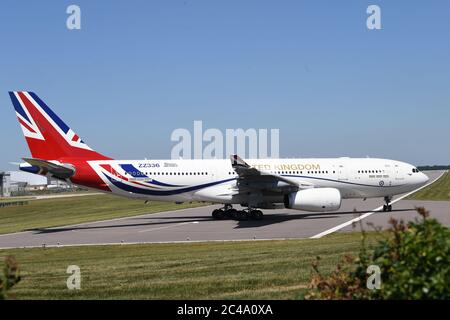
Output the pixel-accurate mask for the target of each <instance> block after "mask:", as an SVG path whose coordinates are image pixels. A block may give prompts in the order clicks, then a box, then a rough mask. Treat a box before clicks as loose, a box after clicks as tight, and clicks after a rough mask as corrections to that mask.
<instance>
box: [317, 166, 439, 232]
mask: <svg viewBox="0 0 450 320" xmlns="http://www.w3.org/2000/svg"><path fill="white" fill-rule="evenodd" d="M446 172H447V171H444V172H442V174H441V175H440V176H439V177H437V178H436V179H434V180H433V181H431V182H429V183H427V184H426V185H424V186H421V187H420V188H417V189H416V190H413V191H411V192H408V193H406V194H404V195H402V196H401V197H398V198H397V199H395V200H393V201H392V202H391V203H390V204H393V203H396V202H397V201H400V200H402V199H403V198H406V197H407V196H409V195H411V194H413V193H415V192H417V191H419V190H421V189H423V188H425V187H428V186H429V185H430V184H433V183H435V182H436V181H438V180H439V179H440V178H441V177H442V176H443V175H444V173H446ZM381 209H383V206H380V207H378V208H375V209H373V210H372V211H369V212H366V213H365V214H363V215H361V216H359V217H357V218H354V219H352V220H350V221H347V222H344V223H342V224H340V225H338V226H336V227H333V228H331V229H328V230H325V231H323V232H321V233H318V234H316V235H315V236H312V237H310V239H319V238H322V237H323V236H326V235H328V234H330V233H333V232H336V231H338V230H340V229H342V228H345V227H347V226H349V225H351V224H352V223H354V222H357V221H359V220H362V219H364V218H367V217H368V216H371V215H372V214H374V213H375V212H377V211H380V210H381Z"/></svg>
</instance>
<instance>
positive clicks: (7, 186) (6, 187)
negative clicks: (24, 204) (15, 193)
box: [0, 172, 11, 197]
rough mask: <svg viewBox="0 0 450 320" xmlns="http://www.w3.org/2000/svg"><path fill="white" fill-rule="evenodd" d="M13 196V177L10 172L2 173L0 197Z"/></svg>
mask: <svg viewBox="0 0 450 320" xmlns="http://www.w3.org/2000/svg"><path fill="white" fill-rule="evenodd" d="M9 196H11V175H10V173H9V172H0V197H9Z"/></svg>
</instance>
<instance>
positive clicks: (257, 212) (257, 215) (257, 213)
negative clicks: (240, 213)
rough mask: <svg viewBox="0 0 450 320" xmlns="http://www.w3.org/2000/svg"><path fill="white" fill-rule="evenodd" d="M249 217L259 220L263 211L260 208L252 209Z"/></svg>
mask: <svg viewBox="0 0 450 320" xmlns="http://www.w3.org/2000/svg"><path fill="white" fill-rule="evenodd" d="M251 217H252V219H254V220H261V219H262V218H263V213H262V211H261V210H253V211H252V213H251Z"/></svg>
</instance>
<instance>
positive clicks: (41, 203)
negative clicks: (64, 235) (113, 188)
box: [0, 195, 204, 234]
mask: <svg viewBox="0 0 450 320" xmlns="http://www.w3.org/2000/svg"><path fill="white" fill-rule="evenodd" d="M201 205H204V204H202V203H198V202H197V203H195V202H194V203H185V204H180V205H177V204H174V203H168V202H159V201H151V202H150V203H149V204H144V201H143V200H132V199H126V198H122V197H117V196H111V195H89V196H81V197H80V196H78V197H68V198H59V199H57V198H55V199H45V200H32V201H29V202H28V205H24V206H14V207H5V208H0V234H2V233H10V232H18V231H24V230H29V229H35V228H48V227H57V226H62V225H69V224H77V223H82V222H90V221H97V220H105V219H113V218H118V217H126V216H134V215H138V214H145V213H155V212H160V211H167V210H176V209H183V208H191V207H198V206H201Z"/></svg>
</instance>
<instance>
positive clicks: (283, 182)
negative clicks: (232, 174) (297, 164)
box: [230, 154, 314, 193]
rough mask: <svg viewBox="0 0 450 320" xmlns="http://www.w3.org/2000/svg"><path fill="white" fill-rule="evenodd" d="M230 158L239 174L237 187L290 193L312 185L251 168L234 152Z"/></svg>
mask: <svg viewBox="0 0 450 320" xmlns="http://www.w3.org/2000/svg"><path fill="white" fill-rule="evenodd" d="M230 159H231V166H232V167H233V169H234V171H236V173H237V174H238V176H239V178H238V180H237V181H238V187H239V189H258V190H266V191H274V192H282V193H291V192H295V191H298V190H299V189H307V188H312V187H314V185H312V184H310V183H307V182H302V183H300V184H298V183H297V182H294V181H293V180H291V179H289V178H286V177H283V176H280V175H277V174H273V173H270V172H265V171H261V170H258V169H256V168H253V167H251V166H250V165H249V164H247V163H246V162H245V161H244V160H242V159H241V158H240V157H239V156H238V155H236V154H235V155H232V156H231V157H230Z"/></svg>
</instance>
